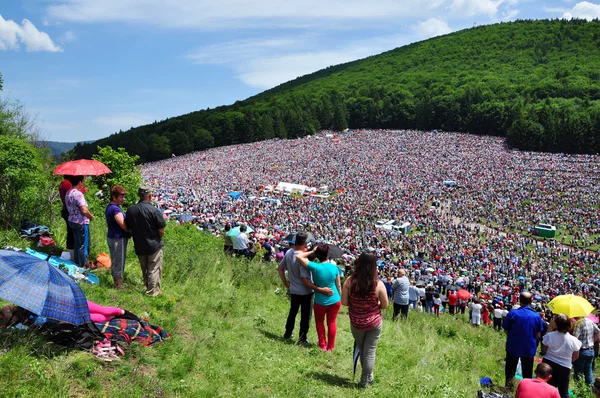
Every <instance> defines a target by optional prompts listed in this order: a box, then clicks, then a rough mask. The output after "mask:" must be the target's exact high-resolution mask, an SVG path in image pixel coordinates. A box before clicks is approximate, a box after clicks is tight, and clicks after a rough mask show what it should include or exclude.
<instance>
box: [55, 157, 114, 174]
mask: <svg viewBox="0 0 600 398" xmlns="http://www.w3.org/2000/svg"><path fill="white" fill-rule="evenodd" d="M109 173H112V171H110V169H109V168H108V167H106V166H105V165H104V163H102V162H99V161H97V160H91V159H80V160H72V161H70V162H65V163H63V164H61V165H60V166H58V167H57V168H55V169H54V174H64V175H70V176H99V175H102V174H109Z"/></svg>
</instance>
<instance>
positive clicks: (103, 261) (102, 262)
mask: <svg viewBox="0 0 600 398" xmlns="http://www.w3.org/2000/svg"><path fill="white" fill-rule="evenodd" d="M96 264H97V265H98V267H105V268H110V267H111V265H112V263H111V261H110V257H109V256H108V254H106V253H100V254H98V255H97V256H96Z"/></svg>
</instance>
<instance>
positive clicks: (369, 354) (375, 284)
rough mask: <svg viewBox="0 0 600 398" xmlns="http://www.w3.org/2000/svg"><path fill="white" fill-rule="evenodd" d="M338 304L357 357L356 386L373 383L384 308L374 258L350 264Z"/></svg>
mask: <svg viewBox="0 0 600 398" xmlns="http://www.w3.org/2000/svg"><path fill="white" fill-rule="evenodd" d="M342 304H343V305H347V306H348V313H349V315H350V329H351V331H352V335H353V336H354V341H355V344H356V346H357V348H358V352H359V354H360V362H361V367H362V374H361V377H360V386H361V387H366V386H367V385H368V384H372V383H373V381H374V380H373V368H374V366H375V352H376V350H377V342H378V341H379V336H380V335H381V329H382V327H383V318H382V315H381V310H385V309H387V307H388V296H387V291H386V289H385V286H384V285H383V282H382V281H380V280H378V279H377V257H375V255H374V254H371V253H362V254H361V255H360V256H359V257H358V259H357V260H356V262H355V263H354V272H353V273H352V275H351V276H349V277H348V279H346V282H344V287H343V289H342Z"/></svg>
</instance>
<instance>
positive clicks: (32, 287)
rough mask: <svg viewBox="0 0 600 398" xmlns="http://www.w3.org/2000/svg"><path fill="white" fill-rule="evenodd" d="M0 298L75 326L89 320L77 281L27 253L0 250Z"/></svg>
mask: <svg viewBox="0 0 600 398" xmlns="http://www.w3.org/2000/svg"><path fill="white" fill-rule="evenodd" d="M0 298H2V299H4V300H6V301H10V302H12V303H14V304H16V305H18V306H19V307H22V308H25V309H26V310H29V311H31V312H33V313H34V314H36V315H39V316H43V317H46V318H48V319H52V320H55V321H59V322H67V323H71V324H74V325H81V324H83V323H85V322H89V321H90V311H89V309H88V305H87V301H86V299H85V295H84V294H83V291H82V290H81V288H80V287H79V285H77V282H75V281H74V280H73V279H71V277H69V276H68V275H67V274H65V273H64V272H62V271H61V270H59V269H57V268H55V267H54V266H52V265H51V264H50V263H48V262H47V261H44V260H40V259H38V258H36V257H34V256H32V255H29V254H27V253H23V252H13V251H9V250H0Z"/></svg>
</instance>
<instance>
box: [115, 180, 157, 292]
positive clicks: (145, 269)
mask: <svg viewBox="0 0 600 398" xmlns="http://www.w3.org/2000/svg"><path fill="white" fill-rule="evenodd" d="M138 196H139V198H140V200H139V202H137V203H136V204H134V205H133V206H130V207H129V208H128V209H127V213H126V216H125V222H126V224H127V226H128V227H129V230H130V231H131V235H132V236H133V247H134V249H135V254H136V255H137V256H138V259H139V260H140V267H141V268H142V275H143V277H144V285H145V286H146V294H149V295H152V296H158V295H159V294H160V292H161V290H160V277H161V275H162V266H163V264H162V262H163V261H162V260H163V251H162V247H163V241H162V237H163V235H164V234H165V226H166V224H165V219H164V218H163V216H162V213H161V212H160V210H158V209H157V208H156V207H154V206H153V205H152V204H151V203H150V201H151V200H152V188H151V187H149V186H145V185H142V186H141V187H140V188H139V189H138Z"/></svg>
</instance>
